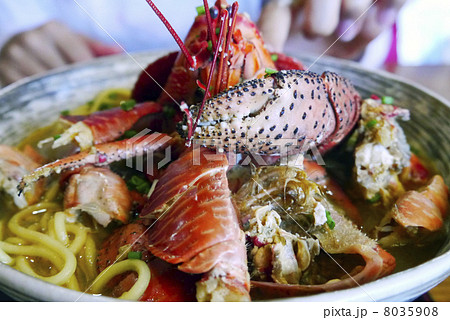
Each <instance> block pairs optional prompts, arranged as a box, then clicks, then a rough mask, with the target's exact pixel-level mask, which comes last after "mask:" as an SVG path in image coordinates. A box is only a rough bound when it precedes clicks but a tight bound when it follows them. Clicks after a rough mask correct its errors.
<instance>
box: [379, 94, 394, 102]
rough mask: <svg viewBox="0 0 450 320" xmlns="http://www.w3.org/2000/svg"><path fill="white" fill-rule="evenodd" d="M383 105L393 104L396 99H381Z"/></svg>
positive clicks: (386, 97)
mask: <svg viewBox="0 0 450 320" xmlns="http://www.w3.org/2000/svg"><path fill="white" fill-rule="evenodd" d="M381 103H382V104H393V103H394V98H392V97H389V96H384V97H381Z"/></svg>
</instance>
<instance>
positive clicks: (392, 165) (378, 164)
mask: <svg viewBox="0 0 450 320" xmlns="http://www.w3.org/2000/svg"><path fill="white" fill-rule="evenodd" d="M396 118H400V119H403V120H408V119H409V111H408V110H406V109H400V108H397V107H394V106H391V105H385V104H381V102H379V101H376V100H373V99H367V100H365V101H364V103H363V104H362V106H361V121H360V126H359V128H358V132H359V133H360V134H362V136H363V138H362V141H361V143H360V144H359V145H358V146H357V147H356V149H355V173H356V181H357V183H358V184H359V185H360V186H361V187H363V190H364V191H363V194H364V197H365V198H366V199H374V198H375V197H377V196H378V195H380V196H381V197H382V198H383V201H384V202H385V203H390V202H391V201H392V199H395V198H396V197H397V196H398V195H399V193H400V192H402V191H403V190H402V188H401V184H400V183H399V182H398V176H399V174H400V173H401V171H402V169H403V168H404V167H407V166H408V165H409V159H410V156H411V153H410V150H409V145H408V143H407V141H406V137H405V134H404V133H403V130H402V128H401V127H400V126H399V125H398V123H397V121H396Z"/></svg>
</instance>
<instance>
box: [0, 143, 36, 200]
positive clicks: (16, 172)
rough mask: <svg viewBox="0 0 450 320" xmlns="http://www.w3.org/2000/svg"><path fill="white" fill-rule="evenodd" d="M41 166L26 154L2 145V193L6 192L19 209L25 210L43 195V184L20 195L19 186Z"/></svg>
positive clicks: (0, 182)
mask: <svg viewBox="0 0 450 320" xmlns="http://www.w3.org/2000/svg"><path fill="white" fill-rule="evenodd" d="M38 166H39V165H38V164H37V163H36V162H34V161H33V160H32V159H31V158H29V157H28V156H26V155H25V154H24V153H22V152H20V151H18V150H16V149H14V148H12V147H9V146H5V145H0V191H4V192H5V193H7V194H8V195H10V196H11V198H12V199H13V200H14V204H15V205H16V206H17V207H19V208H24V207H26V206H28V205H30V204H33V203H35V202H36V201H38V200H39V198H40V196H41V195H42V193H43V191H44V190H43V182H42V183H40V184H37V185H34V186H33V188H31V189H30V190H28V191H27V192H25V194H20V195H19V194H18V190H17V185H18V184H19V182H20V180H21V179H22V177H23V176H25V175H27V174H29V173H30V172H31V171H33V170H34V169H36V168H37V167H38Z"/></svg>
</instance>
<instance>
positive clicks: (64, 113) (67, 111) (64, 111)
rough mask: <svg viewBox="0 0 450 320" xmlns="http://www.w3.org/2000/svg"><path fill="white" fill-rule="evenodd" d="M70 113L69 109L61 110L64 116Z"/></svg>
mask: <svg viewBox="0 0 450 320" xmlns="http://www.w3.org/2000/svg"><path fill="white" fill-rule="evenodd" d="M69 114H70V111H69V110H63V111H61V115H62V116H68V115H69Z"/></svg>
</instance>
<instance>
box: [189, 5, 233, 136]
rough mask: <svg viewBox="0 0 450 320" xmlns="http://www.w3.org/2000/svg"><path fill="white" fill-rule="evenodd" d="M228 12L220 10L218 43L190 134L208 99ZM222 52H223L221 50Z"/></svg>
mask: <svg viewBox="0 0 450 320" xmlns="http://www.w3.org/2000/svg"><path fill="white" fill-rule="evenodd" d="M227 18H228V11H227V10H222V13H221V14H220V32H219V43H218V44H217V47H216V50H215V51H214V58H213V61H212V63H211V68H210V69H209V76H208V83H207V84H206V90H205V96H204V97H203V100H202V104H201V106H200V108H199V109H198V114H197V119H195V123H194V126H193V129H192V133H194V132H195V129H197V124H198V121H199V120H200V116H201V115H202V112H203V108H204V107H205V103H206V100H207V99H208V98H209V95H210V93H209V88H210V87H211V80H212V77H213V74H214V69H215V67H216V61H217V56H218V55H219V51H220V47H221V46H222V43H223V42H224V41H223V38H224V37H223V31H224V29H225V24H226V22H227V21H228V19H227ZM222 51H223V50H222ZM190 139H191V137H190V136H188V140H190Z"/></svg>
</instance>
